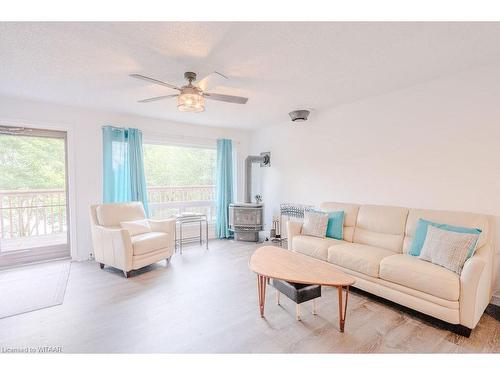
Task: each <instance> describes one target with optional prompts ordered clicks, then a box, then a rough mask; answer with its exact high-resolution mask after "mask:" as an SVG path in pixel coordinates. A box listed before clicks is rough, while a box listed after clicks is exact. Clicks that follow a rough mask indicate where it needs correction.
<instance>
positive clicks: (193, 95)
mask: <svg viewBox="0 0 500 375" xmlns="http://www.w3.org/2000/svg"><path fill="white" fill-rule="evenodd" d="M177 109H178V110H179V111H181V112H203V111H204V110H205V98H204V97H203V94H202V93H201V92H200V91H199V90H197V89H196V88H195V87H185V88H183V89H182V91H181V94H180V95H179V97H178V98H177Z"/></svg>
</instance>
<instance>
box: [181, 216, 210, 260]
mask: <svg viewBox="0 0 500 375" xmlns="http://www.w3.org/2000/svg"><path fill="white" fill-rule="evenodd" d="M175 219H176V228H175V249H176V250H177V248H179V253H180V254H182V245H183V244H185V243H190V242H195V241H196V242H197V241H200V246H201V245H203V234H202V233H203V230H202V226H203V223H205V246H206V249H207V250H208V218H207V215H204V214H198V213H187V212H186V213H184V214H180V215H177V216H176V218H175ZM189 223H198V224H199V226H200V232H199V235H197V236H191V237H184V236H183V231H182V227H183V225H184V224H189ZM177 226H178V227H179V238H177Z"/></svg>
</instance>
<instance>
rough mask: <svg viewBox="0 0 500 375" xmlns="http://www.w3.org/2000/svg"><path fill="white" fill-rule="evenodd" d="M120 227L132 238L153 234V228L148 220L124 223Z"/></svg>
mask: <svg viewBox="0 0 500 375" xmlns="http://www.w3.org/2000/svg"><path fill="white" fill-rule="evenodd" d="M120 227H122V228H123V229H125V230H127V231H128V232H129V234H130V235H131V236H136V235H138V234H143V233H149V232H151V226H150V225H149V221H147V220H146V219H141V220H131V221H122V222H121V223H120Z"/></svg>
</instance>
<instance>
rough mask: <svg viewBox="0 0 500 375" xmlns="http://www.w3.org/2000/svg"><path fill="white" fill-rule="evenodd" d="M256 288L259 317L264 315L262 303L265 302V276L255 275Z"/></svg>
mask: <svg viewBox="0 0 500 375" xmlns="http://www.w3.org/2000/svg"><path fill="white" fill-rule="evenodd" d="M257 289H258V291H259V309H260V317H261V318H263V317H264V304H265V302H266V277H265V276H261V275H257Z"/></svg>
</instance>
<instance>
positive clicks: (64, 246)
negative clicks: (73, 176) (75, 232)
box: [0, 126, 70, 267]
mask: <svg viewBox="0 0 500 375" xmlns="http://www.w3.org/2000/svg"><path fill="white" fill-rule="evenodd" d="M0 165H1V167H0V267H8V266H13V265H18V264H25V263H32V262H38V261H44V260H50V259H57V258H64V257H69V256H70V246H69V225H68V194H67V190H68V189H67V185H68V183H67V143H66V132H61V131H52V130H40V129H29V128H13V127H5V126H0Z"/></svg>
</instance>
